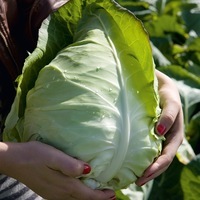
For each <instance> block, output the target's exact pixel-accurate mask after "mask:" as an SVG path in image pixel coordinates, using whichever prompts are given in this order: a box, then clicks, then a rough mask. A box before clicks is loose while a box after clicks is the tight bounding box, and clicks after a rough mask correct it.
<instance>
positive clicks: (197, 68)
mask: <svg viewBox="0 0 200 200" xmlns="http://www.w3.org/2000/svg"><path fill="white" fill-rule="evenodd" d="M118 2H119V3H120V4H121V5H123V6H124V7H126V8H128V9H129V10H131V11H132V12H133V13H134V14H135V15H136V16H137V17H138V18H139V19H141V20H142V22H143V23H144V26H145V28H146V29H147V31H148V33H149V35H150V39H151V42H152V47H153V53H154V60H155V62H156V67H157V69H159V70H160V71H162V72H164V73H165V74H167V75H169V76H170V77H171V78H173V79H174V81H175V82H176V85H177V86H178V88H179V92H180V96H181V100H182V107H183V111H184V123H185V141H184V143H183V145H182V146H181V147H180V149H179V152H178V153H177V156H176V158H175V159H174V161H173V163H172V165H171V166H170V167H169V169H168V170H167V171H166V172H165V173H163V174H162V175H160V176H159V177H158V178H156V179H155V180H154V182H153V183H152V184H153V185H151V186H152V188H151V189H149V187H151V186H148V187H147V186H146V187H145V186H144V187H143V189H141V188H138V191H137V192H135V194H134V195H133V194H132V193H131V191H125V193H126V194H127V196H129V197H127V196H121V198H119V199H124V200H126V199H137V200H139V199H148V200H177V199H178V200H197V199H199V197H200V190H199V188H200V1H199V0H144V1H139V0H138V1H137V0H135V1H131V0H118ZM134 189H135V188H134Z"/></svg>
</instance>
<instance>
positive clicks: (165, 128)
mask: <svg viewBox="0 0 200 200" xmlns="http://www.w3.org/2000/svg"><path fill="white" fill-rule="evenodd" d="M156 76H157V78H158V91H159V96H160V106H161V108H162V113H161V116H160V119H159V121H158V122H157V124H156V132H157V134H158V135H165V138H166V140H165V142H164V144H163V150H162V153H161V155H160V156H159V157H158V158H157V159H156V160H155V161H154V163H153V164H151V165H150V166H149V167H148V168H147V169H146V170H145V172H144V174H143V175H142V176H141V177H140V178H138V180H137V181H136V184H137V185H138V186H142V185H144V184H145V183H147V182H148V181H150V180H152V179H154V178H156V177H157V176H159V175H160V174H162V173H163V172H164V171H165V170H166V169H167V168H168V167H169V165H170V164H171V162H172V161H173V158H174V157H175V155H176V152H177V150H178V148H179V146H180V145H181V143H182V141H183V135H184V134H183V133H184V128H183V127H184V122H183V113H182V106H181V100H180V96H179V92H178V90H177V88H176V85H175V84H174V83H173V81H172V80H171V79H170V78H169V77H168V76H166V75H164V74H163V73H161V72H159V71H156Z"/></svg>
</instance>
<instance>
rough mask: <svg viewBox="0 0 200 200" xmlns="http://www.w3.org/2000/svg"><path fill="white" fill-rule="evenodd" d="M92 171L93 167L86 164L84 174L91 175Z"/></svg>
mask: <svg viewBox="0 0 200 200" xmlns="http://www.w3.org/2000/svg"><path fill="white" fill-rule="evenodd" d="M90 171H91V167H90V166H89V165H87V164H84V169H83V174H89V173H90Z"/></svg>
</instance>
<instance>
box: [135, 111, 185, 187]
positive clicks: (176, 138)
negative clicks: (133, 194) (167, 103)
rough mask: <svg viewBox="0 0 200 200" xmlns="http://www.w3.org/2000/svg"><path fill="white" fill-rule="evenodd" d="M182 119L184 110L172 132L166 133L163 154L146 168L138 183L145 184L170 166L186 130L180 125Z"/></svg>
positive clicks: (180, 113)
mask: <svg viewBox="0 0 200 200" xmlns="http://www.w3.org/2000/svg"><path fill="white" fill-rule="evenodd" d="M182 120H183V119H182V112H179V114H178V116H177V120H176V125H174V126H173V127H172V128H171V130H170V133H168V134H166V140H165V142H164V144H163V150H162V154H161V156H159V157H158V158H157V159H156V160H155V161H154V163H153V164H151V165H150V166H149V167H148V168H147V169H146V170H145V172H144V174H143V176H142V177H140V178H139V179H138V180H137V181H136V184H137V185H139V186H141V185H144V184H145V183H146V182H148V181H150V180H152V179H154V178H156V177H157V176H159V175H160V174H162V173H163V172H164V171H166V169H167V168H168V167H169V165H170V164H171V162H172V161H173V158H174V157H175V155H176V152H177V150H178V148H179V146H180V144H181V143H182V141H183V137H184V136H183V135H184V132H183V128H182V126H180V125H179V123H182Z"/></svg>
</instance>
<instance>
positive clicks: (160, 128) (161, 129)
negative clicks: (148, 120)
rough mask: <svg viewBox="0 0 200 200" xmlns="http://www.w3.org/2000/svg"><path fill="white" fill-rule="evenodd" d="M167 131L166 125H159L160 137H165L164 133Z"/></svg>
mask: <svg viewBox="0 0 200 200" xmlns="http://www.w3.org/2000/svg"><path fill="white" fill-rule="evenodd" d="M165 130H166V127H165V126H164V125H162V124H158V125H157V132H158V133H159V134H160V135H163V134H164V132H165Z"/></svg>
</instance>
